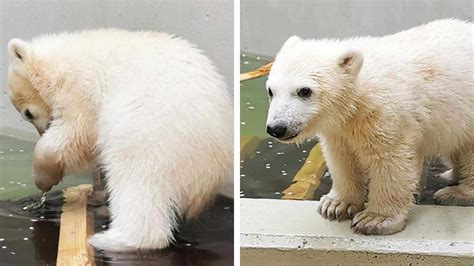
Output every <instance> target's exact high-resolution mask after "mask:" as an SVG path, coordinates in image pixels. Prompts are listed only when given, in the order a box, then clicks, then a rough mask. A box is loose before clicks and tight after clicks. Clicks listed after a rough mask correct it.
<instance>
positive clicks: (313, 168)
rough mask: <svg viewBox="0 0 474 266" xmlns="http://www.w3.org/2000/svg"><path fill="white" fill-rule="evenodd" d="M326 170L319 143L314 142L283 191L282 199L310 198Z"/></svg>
mask: <svg viewBox="0 0 474 266" xmlns="http://www.w3.org/2000/svg"><path fill="white" fill-rule="evenodd" d="M325 171H326V163H325V162H324V157H323V152H322V151H321V147H320V146H319V143H318V144H316V145H315V146H314V147H313V149H311V152H310V153H309V155H308V157H307V158H306V160H305V162H304V164H303V166H302V167H301V168H300V170H299V171H298V173H296V175H295V177H294V178H293V183H292V184H291V185H290V186H289V187H288V188H287V189H285V190H284V191H283V196H282V199H292V200H310V199H313V195H314V192H315V191H316V189H317V188H318V187H319V185H320V184H321V176H322V175H323V174H324V172H325Z"/></svg>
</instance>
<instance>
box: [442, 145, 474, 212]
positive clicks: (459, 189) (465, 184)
mask: <svg viewBox="0 0 474 266" xmlns="http://www.w3.org/2000/svg"><path fill="white" fill-rule="evenodd" d="M453 163H454V164H455V168H456V169H457V172H458V181H459V184H457V185H455V186H449V187H445V188H443V189H440V190H438V191H437V192H436V193H435V194H434V195H433V198H434V200H435V202H436V203H437V204H441V205H458V206H474V152H473V145H467V146H465V147H464V148H463V149H461V150H459V151H458V152H457V153H456V154H455V155H454V156H453Z"/></svg>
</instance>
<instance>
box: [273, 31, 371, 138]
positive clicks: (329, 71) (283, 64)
mask: <svg viewBox="0 0 474 266" xmlns="http://www.w3.org/2000/svg"><path fill="white" fill-rule="evenodd" d="M362 62H363V57H362V54H361V53H360V52H358V51H357V50H355V49H353V48H351V47H347V46H344V45H342V44H341V43H338V42H335V41H329V40H320V41H315V40H302V39H300V38H299V37H296V36H293V37H290V38H289V39H288V40H287V41H286V42H285V44H284V45H283V47H282V48H281V50H280V51H279V52H278V54H277V56H276V58H275V61H274V63H273V66H272V69H271V71H270V74H269V76H268V80H267V83H266V89H267V92H268V97H269V100H270V108H269V110H268V117H267V132H268V133H269V134H270V135H272V136H273V137H275V138H277V139H278V140H280V141H281V142H286V143H290V142H296V143H300V142H302V141H304V140H306V139H310V138H314V137H315V136H316V134H317V133H318V132H321V131H322V130H325V129H327V128H328V127H333V126H336V125H338V124H339V125H340V123H341V122H342V121H344V119H345V118H346V117H347V116H349V115H350V114H351V112H353V111H354V109H355V107H354V105H355V102H354V101H355V99H354V98H355V97H354V92H355V87H356V83H357V82H356V81H357V75H358V73H359V70H360V69H361V67H362Z"/></svg>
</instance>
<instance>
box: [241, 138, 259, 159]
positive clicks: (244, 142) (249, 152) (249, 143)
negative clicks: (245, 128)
mask: <svg viewBox="0 0 474 266" xmlns="http://www.w3.org/2000/svg"><path fill="white" fill-rule="evenodd" d="M259 143H260V138H258V137H256V136H241V137H240V159H241V160H244V159H247V158H252V157H253V156H254V155H255V149H257V147H258V144H259Z"/></svg>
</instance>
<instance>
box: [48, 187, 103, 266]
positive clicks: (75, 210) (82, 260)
mask: <svg viewBox="0 0 474 266" xmlns="http://www.w3.org/2000/svg"><path fill="white" fill-rule="evenodd" d="M91 193H92V185H79V186H76V187H70V188H67V189H66V190H65V191H64V205H63V208H62V214H61V225H60V229H59V244H58V257H57V265H95V262H94V249H93V248H92V247H91V246H90V245H89V243H87V239H88V238H89V236H90V235H91V234H92V233H93V230H94V229H93V226H92V221H91V220H89V219H88V217H87V198H88V197H89V196H90V195H91Z"/></svg>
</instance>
